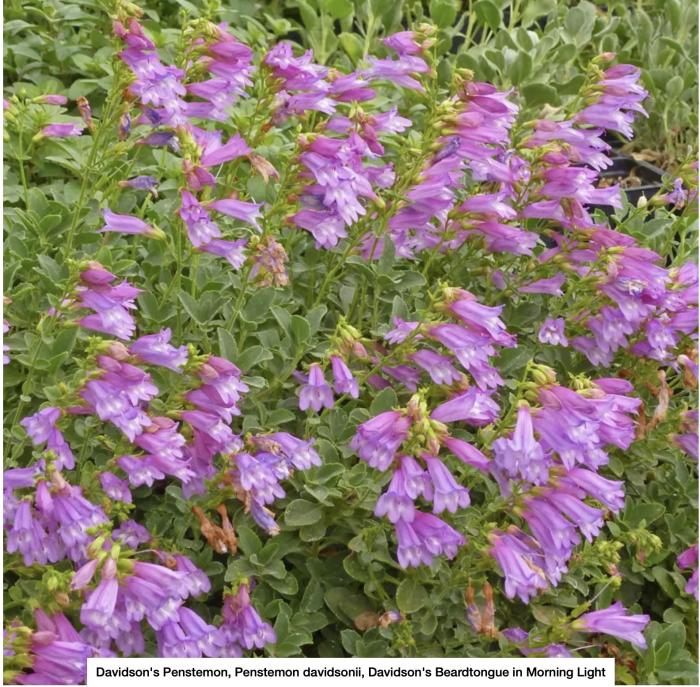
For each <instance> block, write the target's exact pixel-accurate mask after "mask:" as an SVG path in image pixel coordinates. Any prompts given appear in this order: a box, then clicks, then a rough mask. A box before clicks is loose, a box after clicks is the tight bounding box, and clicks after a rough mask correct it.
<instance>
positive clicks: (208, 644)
mask: <svg viewBox="0 0 700 687" xmlns="http://www.w3.org/2000/svg"><path fill="white" fill-rule="evenodd" d="M156 639H157V641H158V655H159V656H164V657H171V658H201V657H202V656H208V657H209V658H214V657H217V656H220V655H221V650H222V645H223V641H222V639H221V637H220V635H219V631H218V630H217V629H216V628H215V627H214V626H213V625H209V624H208V623H206V622H204V620H203V619H202V618H201V617H200V616H198V615H197V614H196V613H195V612H194V611H191V610H190V609H189V608H184V607H181V608H179V609H178V611H177V614H176V616H175V618H173V619H171V620H169V621H168V622H166V623H165V624H164V625H163V626H162V627H161V628H160V629H159V630H157V631H156Z"/></svg>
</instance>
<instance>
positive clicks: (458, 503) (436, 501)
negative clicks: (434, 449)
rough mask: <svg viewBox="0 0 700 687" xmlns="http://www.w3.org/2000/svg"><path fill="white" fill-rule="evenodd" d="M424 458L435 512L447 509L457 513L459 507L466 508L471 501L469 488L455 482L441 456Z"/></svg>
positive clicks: (425, 456) (426, 456)
mask: <svg viewBox="0 0 700 687" xmlns="http://www.w3.org/2000/svg"><path fill="white" fill-rule="evenodd" d="M423 460H424V461H425V464H426V466H427V468H428V475H429V476H430V483H431V487H432V489H431V492H432V496H431V498H430V500H432V502H433V512H434V513H442V512H443V511H445V510H447V511H449V512H450V513H455V512H456V511H457V509H458V508H466V507H467V506H468V505H469V503H470V498H469V490H468V489H466V488H465V487H461V486H460V485H459V484H457V482H455V479H454V477H453V476H452V473H451V472H450V471H449V470H448V469H447V467H446V466H445V464H444V463H443V462H442V461H441V460H440V459H439V458H436V457H435V456H428V455H424V456H423Z"/></svg>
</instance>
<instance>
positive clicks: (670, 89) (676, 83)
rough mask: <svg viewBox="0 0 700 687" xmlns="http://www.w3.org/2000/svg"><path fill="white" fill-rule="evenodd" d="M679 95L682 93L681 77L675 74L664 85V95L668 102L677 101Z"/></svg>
mask: <svg viewBox="0 0 700 687" xmlns="http://www.w3.org/2000/svg"><path fill="white" fill-rule="evenodd" d="M681 93H683V77H682V76H679V75H678V74H676V75H675V76H674V77H673V78H671V80H670V81H669V82H668V83H667V84H666V95H667V96H668V99H669V100H677V99H678V97H679V96H680V94H681Z"/></svg>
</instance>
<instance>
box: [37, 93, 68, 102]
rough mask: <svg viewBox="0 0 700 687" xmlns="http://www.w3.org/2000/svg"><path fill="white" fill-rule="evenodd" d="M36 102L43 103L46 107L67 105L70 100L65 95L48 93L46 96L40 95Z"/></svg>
mask: <svg viewBox="0 0 700 687" xmlns="http://www.w3.org/2000/svg"><path fill="white" fill-rule="evenodd" d="M36 102H39V103H43V104H45V105H65V104H66V103H67V102H68V98H66V96H65V95H58V94H56V93H47V94H46V95H40V96H39V97H38V98H36Z"/></svg>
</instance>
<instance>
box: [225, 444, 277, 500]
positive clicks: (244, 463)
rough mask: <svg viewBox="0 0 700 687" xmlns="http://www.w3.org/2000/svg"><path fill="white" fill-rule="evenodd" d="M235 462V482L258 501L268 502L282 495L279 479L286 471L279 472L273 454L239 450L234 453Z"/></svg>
mask: <svg viewBox="0 0 700 687" xmlns="http://www.w3.org/2000/svg"><path fill="white" fill-rule="evenodd" d="M235 463H236V470H235V473H234V477H235V479H236V482H237V483H238V484H239V485H240V487H241V488H242V489H243V490H244V491H248V492H250V493H251V495H252V496H253V498H254V499H255V500H256V501H258V503H260V504H261V505H264V504H270V503H273V502H274V501H275V500H276V499H279V498H283V497H284V489H282V487H281V486H280V484H279V480H280V479H281V478H283V477H286V476H287V471H286V470H285V471H284V472H282V473H280V472H279V469H280V465H279V463H278V462H277V460H275V456H273V455H272V454H265V453H259V454H257V455H251V454H250V453H245V452H241V453H238V454H236V457H235Z"/></svg>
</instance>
